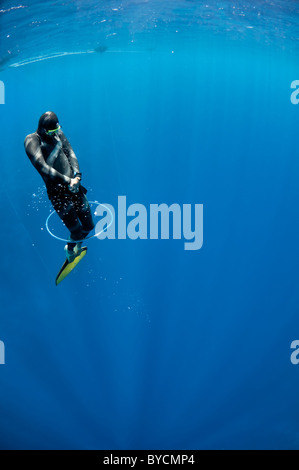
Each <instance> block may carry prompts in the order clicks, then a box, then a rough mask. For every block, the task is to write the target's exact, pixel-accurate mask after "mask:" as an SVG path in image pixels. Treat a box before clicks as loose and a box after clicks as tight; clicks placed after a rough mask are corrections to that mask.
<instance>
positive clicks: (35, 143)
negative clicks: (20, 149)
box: [24, 134, 72, 184]
mask: <svg viewBox="0 0 299 470" xmlns="http://www.w3.org/2000/svg"><path fill="white" fill-rule="evenodd" d="M24 145H25V150H26V153H27V155H28V157H29V159H30V161H31V163H32V164H33V166H34V167H35V168H36V169H37V171H38V172H39V173H40V175H41V176H46V177H48V178H49V179H51V180H52V181H54V182H57V183H64V184H70V183H71V180H72V179H71V178H70V177H69V176H65V175H63V174H61V173H59V171H57V170H55V169H54V168H52V167H51V166H49V165H48V164H47V163H46V161H45V159H44V157H43V154H42V151H41V148H40V142H39V139H38V137H37V136H35V135H34V134H30V135H28V136H27V137H26V139H25V142H24Z"/></svg>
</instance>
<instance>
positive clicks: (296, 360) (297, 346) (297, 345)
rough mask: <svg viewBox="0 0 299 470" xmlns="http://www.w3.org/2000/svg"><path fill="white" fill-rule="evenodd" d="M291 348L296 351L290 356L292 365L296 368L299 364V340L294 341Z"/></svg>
mask: <svg viewBox="0 0 299 470" xmlns="http://www.w3.org/2000/svg"><path fill="white" fill-rule="evenodd" d="M290 348H291V349H294V351H293V352H292V354H291V356H290V360H291V363H292V364H294V366H296V365H297V364H299V340H298V339H295V340H294V341H292V342H291V345H290Z"/></svg>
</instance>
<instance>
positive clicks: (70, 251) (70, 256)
mask: <svg viewBox="0 0 299 470" xmlns="http://www.w3.org/2000/svg"><path fill="white" fill-rule="evenodd" d="M81 245H82V242H81V243H76V245H75V246H74V248H70V247H69V246H68V245H65V247H64V251H65V254H66V259H67V260H68V262H69V263H72V262H73V261H74V259H75V258H77V256H79V255H80V253H81V251H82V248H81Z"/></svg>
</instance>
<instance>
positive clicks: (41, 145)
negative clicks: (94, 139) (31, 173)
mask: <svg viewBox="0 0 299 470" xmlns="http://www.w3.org/2000/svg"><path fill="white" fill-rule="evenodd" d="M24 145H25V150H26V153H27V155H28V157H29V158H30V161H31V163H32V164H33V165H34V167H35V168H36V169H37V171H38V172H39V174H40V175H41V176H42V178H43V180H44V182H45V185H46V188H47V193H48V197H49V199H50V201H51V203H52V205H53V207H54V209H55V211H56V212H57V214H58V215H59V217H60V218H61V220H62V221H63V223H64V224H65V226H66V227H67V228H68V230H69V231H70V238H69V242H68V244H67V245H66V246H65V247H64V249H65V252H66V257H67V259H68V261H69V262H72V261H73V260H74V259H75V257H76V256H78V255H79V254H80V253H81V245H82V242H76V240H83V239H84V238H85V237H86V236H87V235H88V234H89V232H90V231H91V230H92V229H93V228H94V222H93V218H92V214H91V210H90V206H89V203H88V200H87V197H86V192H87V190H86V189H85V188H84V187H83V186H81V178H82V174H81V173H80V169H79V164H78V160H77V157H76V155H75V153H74V151H73V149H72V147H71V145H70V143H69V141H68V140H67V138H66V137H65V135H64V133H63V132H62V129H61V126H60V125H59V121H58V118H57V116H56V114H55V113H53V112H52V111H48V112H46V113H44V114H43V115H42V116H41V117H40V119H39V123H38V128H37V131H36V132H34V133H33V134H29V135H27V137H26V138H25V142H24Z"/></svg>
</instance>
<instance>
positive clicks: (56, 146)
mask: <svg viewBox="0 0 299 470" xmlns="http://www.w3.org/2000/svg"><path fill="white" fill-rule="evenodd" d="M55 140H56V145H55V150H57V151H59V150H60V149H61V148H62V142H61V140H60V139H59V137H58V136H56V135H55Z"/></svg>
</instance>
